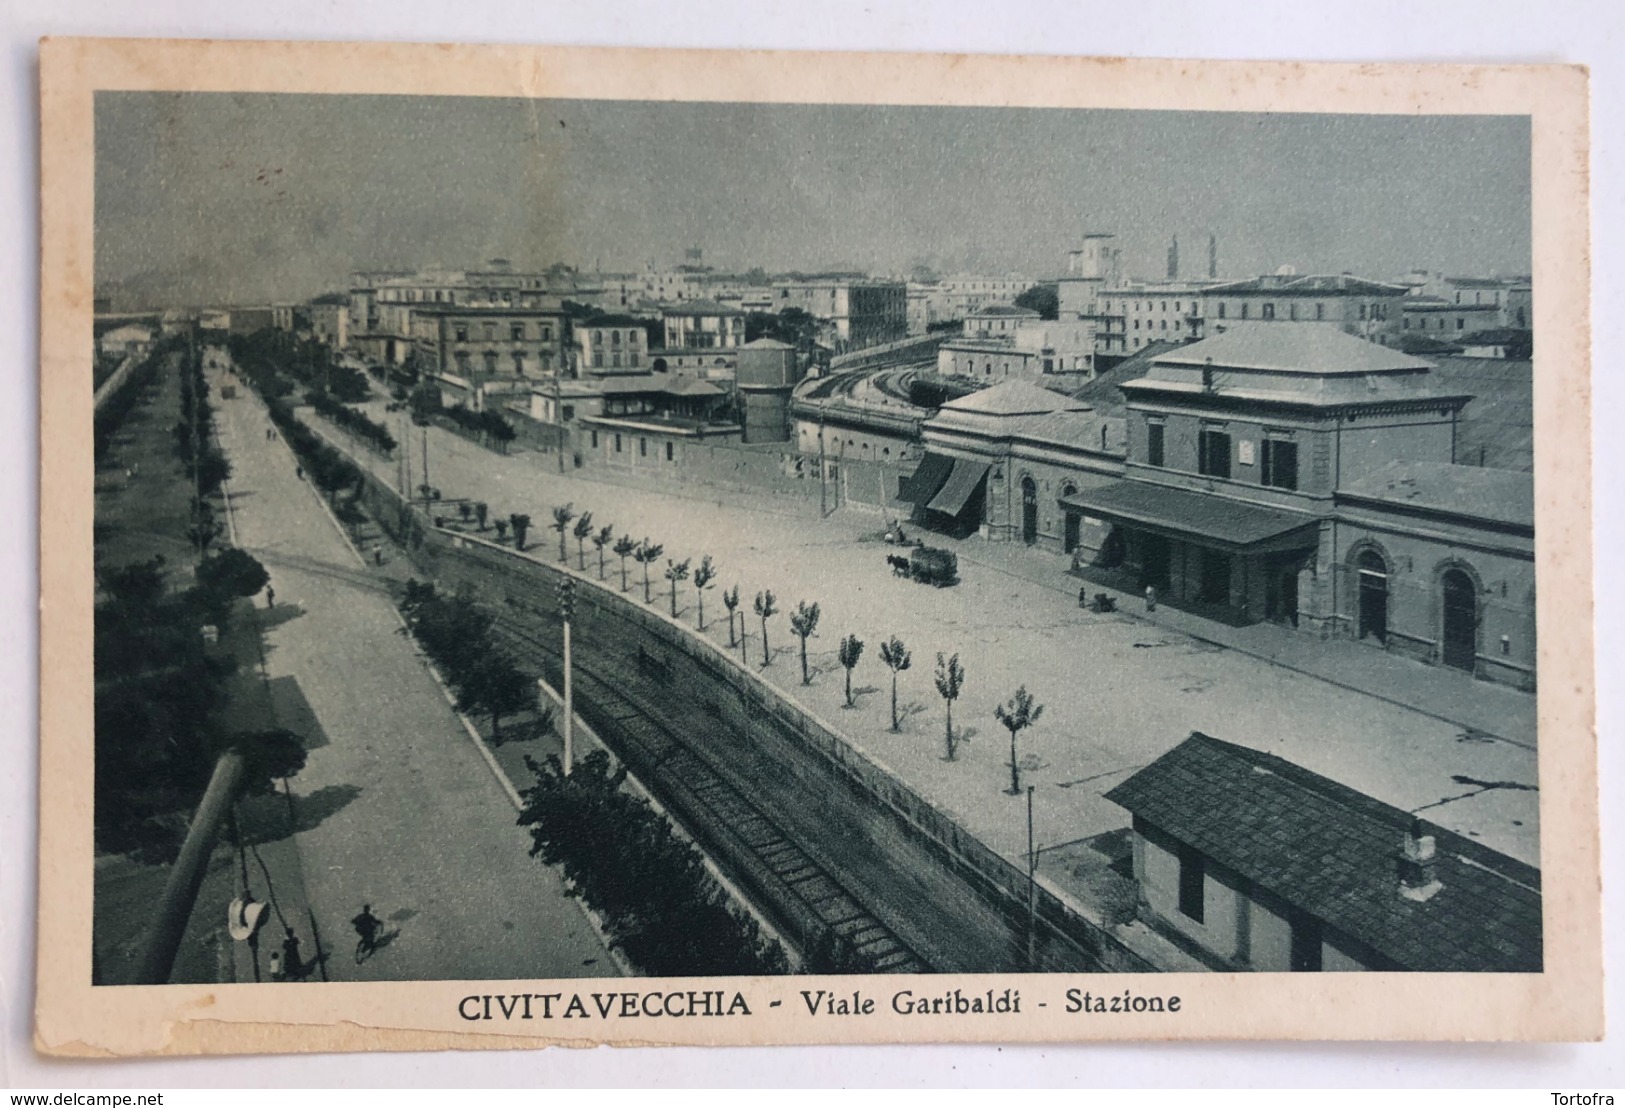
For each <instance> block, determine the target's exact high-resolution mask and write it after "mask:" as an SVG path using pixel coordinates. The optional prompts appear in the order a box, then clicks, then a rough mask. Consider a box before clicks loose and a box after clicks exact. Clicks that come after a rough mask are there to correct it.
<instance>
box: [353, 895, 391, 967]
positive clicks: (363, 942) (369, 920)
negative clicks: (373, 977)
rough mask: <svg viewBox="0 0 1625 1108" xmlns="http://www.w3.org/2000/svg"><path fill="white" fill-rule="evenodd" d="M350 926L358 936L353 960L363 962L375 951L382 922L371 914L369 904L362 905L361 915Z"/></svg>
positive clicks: (382, 927) (382, 926)
mask: <svg viewBox="0 0 1625 1108" xmlns="http://www.w3.org/2000/svg"><path fill="white" fill-rule="evenodd" d="M350 926H351V927H353V928H355V933H356V934H357V935H359V936H360V939H359V940H358V941H357V942H356V944H355V960H356V961H357V962H364V961H366V959H367V956H368V955H370V954H371V953H372V952H373V951H374V950H375V949H377V943H378V933H379V932H380V931H382V930H383V929H384V921H383V920H381V919H379V918H378V917H377V916H375V915H373V914H372V905H371V904H363V905H362V906H361V914H360V915H358V916H356V917H355V918H354V919H352V920H351V921H350Z"/></svg>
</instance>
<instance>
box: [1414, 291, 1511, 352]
mask: <svg viewBox="0 0 1625 1108" xmlns="http://www.w3.org/2000/svg"><path fill="white" fill-rule="evenodd" d="M1400 315H1401V324H1400V329H1401V330H1402V331H1405V332H1407V333H1409V334H1418V335H1426V336H1427V337H1428V338H1432V339H1439V340H1441V341H1444V342H1456V341H1457V340H1459V339H1460V338H1461V337H1462V336H1463V335H1468V334H1472V333H1473V332H1475V331H1484V330H1489V329H1491V328H1494V327H1499V326H1500V325H1501V317H1502V309H1501V306H1500V305H1498V304H1472V303H1467V304H1456V303H1453V302H1451V301H1449V300H1446V299H1445V298H1443V297H1441V296H1408V297H1406V298H1405V300H1404V301H1403V302H1402V303H1401V304H1400Z"/></svg>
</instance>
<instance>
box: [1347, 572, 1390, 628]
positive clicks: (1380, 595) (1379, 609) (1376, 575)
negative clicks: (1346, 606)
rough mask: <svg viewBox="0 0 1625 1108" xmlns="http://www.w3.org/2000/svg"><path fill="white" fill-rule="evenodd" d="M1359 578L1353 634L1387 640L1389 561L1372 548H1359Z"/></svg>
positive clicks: (1357, 575)
mask: <svg viewBox="0 0 1625 1108" xmlns="http://www.w3.org/2000/svg"><path fill="white" fill-rule="evenodd" d="M1355 576H1356V578H1357V579H1358V583H1357V591H1358V600H1357V613H1356V615H1357V623H1356V629H1355V637H1356V638H1361V639H1375V640H1376V641H1377V642H1379V643H1387V641H1388V563H1387V562H1386V561H1384V560H1383V557H1382V555H1381V554H1379V553H1378V552H1377V551H1375V550H1370V549H1368V550H1365V551H1362V552H1361V554H1360V557H1359V558H1358V559H1357V560H1356V561H1355Z"/></svg>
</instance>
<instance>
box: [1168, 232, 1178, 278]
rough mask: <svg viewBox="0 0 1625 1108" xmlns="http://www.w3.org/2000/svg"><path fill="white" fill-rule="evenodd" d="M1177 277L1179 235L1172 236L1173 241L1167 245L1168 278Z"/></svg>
mask: <svg viewBox="0 0 1625 1108" xmlns="http://www.w3.org/2000/svg"><path fill="white" fill-rule="evenodd" d="M1178 279H1179V236H1178V235H1175V236H1174V241H1173V242H1172V243H1171V244H1169V246H1168V280H1170V281H1176V280H1178Z"/></svg>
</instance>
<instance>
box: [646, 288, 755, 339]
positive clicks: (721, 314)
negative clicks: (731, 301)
mask: <svg viewBox="0 0 1625 1108" xmlns="http://www.w3.org/2000/svg"><path fill="white" fill-rule="evenodd" d="M660 315H661V318H662V319H663V320H664V322H665V328H666V342H665V346H664V347H663V349H665V350H670V351H677V350H734V349H737V348H738V347H740V346H743V345H744V344H745V313H744V312H743V311H741V310H739V309H738V308H731V307H729V306H727V305H725V304H719V303H717V302H716V301H714V300H695V301H692V302H690V303H687V304H679V305H675V306H672V307H667V308H663V309H661V312H660Z"/></svg>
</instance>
